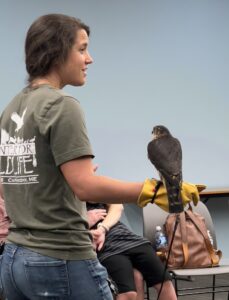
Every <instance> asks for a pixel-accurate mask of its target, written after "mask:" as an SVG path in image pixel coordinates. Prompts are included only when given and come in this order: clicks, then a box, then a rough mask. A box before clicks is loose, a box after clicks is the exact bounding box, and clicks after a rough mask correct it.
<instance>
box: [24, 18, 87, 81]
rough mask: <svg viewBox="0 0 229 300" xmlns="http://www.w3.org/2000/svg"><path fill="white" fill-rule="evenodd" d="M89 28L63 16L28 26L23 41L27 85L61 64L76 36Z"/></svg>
mask: <svg viewBox="0 0 229 300" xmlns="http://www.w3.org/2000/svg"><path fill="white" fill-rule="evenodd" d="M80 29H84V30H85V31H86V32H87V34H88V36H89V34H90V28H89V27H88V26H87V25H85V24H84V23H83V22H81V20H79V19H76V18H74V17H70V16H67V15H63V14H48V15H44V16H41V17H39V18H38V19H37V20H35V21H34V22H33V24H32V25H31V26H30V28H29V30H28V32H27V36H26V40H25V62H26V70H27V72H28V74H29V77H28V81H29V82H31V81H32V80H33V79H35V78H37V77H41V76H45V75H47V74H48V73H49V71H50V70H51V68H52V67H53V66H54V65H58V64H60V63H63V62H64V61H65V60H66V58H67V56H68V53H69V50H70V49H71V48H72V46H73V45H74V43H75V38H76V33H77V31H78V30H80Z"/></svg>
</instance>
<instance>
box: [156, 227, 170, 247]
mask: <svg viewBox="0 0 229 300" xmlns="http://www.w3.org/2000/svg"><path fill="white" fill-rule="evenodd" d="M155 247H156V251H157V252H165V251H166V250H167V247H168V242H167V238H166V235H165V233H164V232H163V230H162V229H161V226H156V233H155Z"/></svg>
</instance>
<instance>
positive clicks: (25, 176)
mask: <svg viewBox="0 0 229 300" xmlns="http://www.w3.org/2000/svg"><path fill="white" fill-rule="evenodd" d="M26 110H27V108H25V110H24V111H23V113H22V115H21V116H19V115H18V113H16V112H13V113H12V114H11V121H12V122H14V123H15V125H16V129H15V133H18V132H19V131H20V129H21V128H22V127H23V125H24V117H25V114H26ZM0 157H1V172H0V175H1V181H2V183H3V184H34V183H38V182H39V181H38V174H35V172H34V171H35V170H34V168H35V167H36V166H37V159H36V147H35V136H34V137H33V138H32V139H29V140H24V139H23V138H20V137H16V136H10V135H9V133H8V132H7V131H6V130H5V129H1V144H0ZM3 160H6V168H5V170H3V169H2V161H3Z"/></svg>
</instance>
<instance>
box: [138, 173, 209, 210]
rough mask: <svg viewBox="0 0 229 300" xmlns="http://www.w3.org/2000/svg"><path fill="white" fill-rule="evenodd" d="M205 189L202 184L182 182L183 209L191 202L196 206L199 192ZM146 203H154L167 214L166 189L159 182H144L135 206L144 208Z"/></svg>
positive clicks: (151, 180) (152, 180)
mask: <svg viewBox="0 0 229 300" xmlns="http://www.w3.org/2000/svg"><path fill="white" fill-rule="evenodd" d="M205 188H206V186H205V185H203V184H192V183H188V182H182V187H181V198H182V202H183V206H184V207H185V206H186V204H188V203H189V202H191V201H192V202H193V203H194V205H197V203H198V201H199V199H200V197H199V192H201V191H202V190H204V189H205ZM148 203H155V204H157V205H158V206H159V207H160V208H162V209H163V210H165V211H166V212H169V203H168V197H167V192H166V188H165V187H164V185H163V183H162V182H161V181H159V180H156V179H149V178H147V179H146V180H145V181H144V185H143V188H142V191H141V193H140V195H139V197H138V201H137V204H138V206H140V207H144V206H146V205H147V204H148Z"/></svg>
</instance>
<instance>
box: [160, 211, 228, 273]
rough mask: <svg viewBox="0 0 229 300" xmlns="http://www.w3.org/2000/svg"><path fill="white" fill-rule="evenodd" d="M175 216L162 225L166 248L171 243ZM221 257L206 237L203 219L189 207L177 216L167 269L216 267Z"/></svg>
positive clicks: (168, 218) (169, 216) (170, 216)
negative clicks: (166, 240)
mask: <svg viewBox="0 0 229 300" xmlns="http://www.w3.org/2000/svg"><path fill="white" fill-rule="evenodd" d="M176 216H177V214H169V215H168V217H167V218H166V221H165V224H164V230H165V234H166V235H167V238H168V248H169V246H170V243H171V239H172V235H173V230H174V225H175V221H176ZM221 256H222V252H221V251H220V250H215V249H214V248H213V246H212V244H211V241H210V239H209V236H208V232H207V227H206V224H205V220H204V218H203V217H202V216H201V215H200V214H198V213H196V212H193V211H192V209H191V206H190V207H189V209H187V210H186V211H184V212H181V213H179V214H178V226H177V229H176V234H175V237H174V240H173V244H172V248H171V252H170V256H169V261H168V268H169V269H181V268H184V269H189V268H191V269H193V268H204V267H214V266H218V264H219V260H220V258H221Z"/></svg>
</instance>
